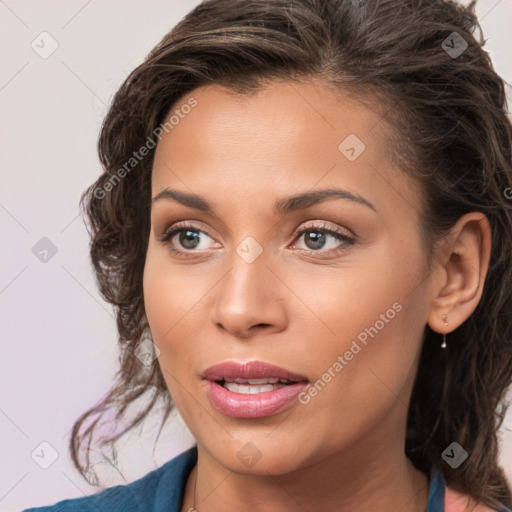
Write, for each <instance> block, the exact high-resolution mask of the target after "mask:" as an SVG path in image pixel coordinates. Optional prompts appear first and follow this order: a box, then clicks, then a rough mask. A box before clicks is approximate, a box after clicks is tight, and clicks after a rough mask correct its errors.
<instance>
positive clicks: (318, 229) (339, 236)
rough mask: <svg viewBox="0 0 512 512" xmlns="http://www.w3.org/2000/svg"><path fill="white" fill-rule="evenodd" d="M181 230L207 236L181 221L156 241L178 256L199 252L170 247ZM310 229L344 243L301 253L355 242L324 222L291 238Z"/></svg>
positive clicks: (302, 230)
mask: <svg viewBox="0 0 512 512" xmlns="http://www.w3.org/2000/svg"><path fill="white" fill-rule="evenodd" d="M182 231H196V232H198V233H203V234H205V235H207V236H209V235H208V233H206V232H205V231H204V230H202V229H199V228H198V227H197V226H194V225H193V224H188V223H185V222H183V223H178V224H175V225H174V226H173V227H172V228H170V229H168V230H166V231H165V232H164V233H163V234H162V235H161V236H159V237H158V241H159V242H162V243H163V244H165V245H166V246H167V248H168V249H169V250H170V251H171V252H172V253H173V254H175V255H176V256H178V257H182V258H186V257H188V256H190V255H194V254H197V253H198V252H200V251H193V250H183V251H181V250H178V249H175V248H174V247H172V245H171V244H170V243H169V242H170V241H171V240H172V238H173V237H174V235H176V234H178V233H180V232H182ZM310 231H311V232H316V233H324V234H328V235H331V236H332V237H334V238H335V239H336V240H338V241H341V242H344V244H343V245H341V246H340V247H336V248H334V249H329V250H327V251H322V250H321V249H319V250H316V251H315V250H312V249H299V250H300V251H302V252H303V253H306V254H308V255H314V254H315V255H317V254H319V253H320V254H325V253H327V254H333V253H340V252H343V251H346V250H347V249H348V247H349V246H351V245H353V244H354V242H355V239H354V238H353V237H351V236H349V235H347V234H345V233H343V232H341V231H337V230H335V229H333V228H330V227H327V226H326V225H325V224H322V225H312V226H308V227H306V228H303V229H301V230H300V231H297V232H295V233H294V238H293V239H294V240H295V239H297V238H300V237H301V236H302V235H304V234H305V233H308V232H310Z"/></svg>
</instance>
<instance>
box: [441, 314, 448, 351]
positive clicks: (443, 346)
mask: <svg viewBox="0 0 512 512" xmlns="http://www.w3.org/2000/svg"><path fill="white" fill-rule="evenodd" d="M446 318H447V317H446V315H443V320H444V325H448V322H447V321H446ZM441 348H443V349H444V348H446V333H445V334H443V342H442V343H441Z"/></svg>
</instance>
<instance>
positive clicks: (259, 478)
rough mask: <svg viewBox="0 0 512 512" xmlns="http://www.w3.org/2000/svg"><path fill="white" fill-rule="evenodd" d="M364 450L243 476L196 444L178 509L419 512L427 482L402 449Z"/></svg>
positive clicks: (203, 511)
mask: <svg viewBox="0 0 512 512" xmlns="http://www.w3.org/2000/svg"><path fill="white" fill-rule="evenodd" d="M366 451H367V454H366V456H365V454H364V453H360V454H359V458H358V457H354V454H353V453H352V454H349V453H347V451H346V450H345V451H343V452H336V453H334V454H332V455H330V456H329V457H327V458H325V459H322V461H321V462H318V463H316V464H313V465H311V466H308V467H306V468H301V469H299V470H296V471H294V472H293V473H287V474H283V475H271V474H268V475H247V474H240V473H234V472H233V471H230V470H228V469H226V468H225V467H223V466H222V465H220V464H219V463H218V462H217V461H215V460H214V459H213V458H212V457H211V456H210V455H209V453H208V452H206V451H205V450H203V449H202V448H201V447H199V446H198V463H197V465H196V466H195V467H194V468H193V470H192V472H191V473H190V476H189V479H188V482H187V487H186V489H185V496H184V501H183V507H182V511H183V512H188V511H189V509H190V508H194V509H195V510H197V512H219V511H222V510H237V511H240V512H246V511H247V512H249V511H251V512H260V511H267V510H272V511H275V512H292V511H294V512H295V511H296V510H322V511H325V512H331V511H332V512H334V511H336V512H340V511H343V512H356V511H357V512H359V511H360V510H379V511H382V512H387V511H389V512H392V511H393V512H394V511H396V510H400V511H401V512H424V511H425V509H426V505H427V499H428V491H429V482H428V478H427V477H426V475H424V474H423V473H421V472H420V471H418V470H417V469H416V468H414V466H413V465H412V463H411V462H410V461H409V460H408V459H407V458H406V457H405V454H403V450H400V451H398V453H399V454H401V457H398V456H395V457H394V458H391V457H390V456H387V455H390V454H385V453H380V454H379V453H378V451H377V452H375V451H373V452H372V450H366ZM396 452H397V450H394V453H396ZM347 461H350V463H347ZM354 461H357V462H355V463H354Z"/></svg>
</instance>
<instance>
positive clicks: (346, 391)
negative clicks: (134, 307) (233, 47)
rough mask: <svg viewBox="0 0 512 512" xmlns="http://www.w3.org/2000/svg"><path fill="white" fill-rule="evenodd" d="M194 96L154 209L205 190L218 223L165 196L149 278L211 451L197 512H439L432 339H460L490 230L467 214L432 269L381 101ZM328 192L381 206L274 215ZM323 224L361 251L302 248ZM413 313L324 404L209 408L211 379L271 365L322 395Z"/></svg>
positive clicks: (217, 91)
mask: <svg viewBox="0 0 512 512" xmlns="http://www.w3.org/2000/svg"><path fill="white" fill-rule="evenodd" d="M190 96H193V97H194V98H195V99H196V100H197V106H196V107H195V108H194V109H192V111H191V112H190V113H189V114H188V115H187V116H186V117H184V119H182V120H180V122H179V124H177V125H176V126H175V127H174V128H173V129H172V130H170V131H169V133H167V134H164V136H163V138H162V139H161V141H160V142H159V144H158V146H157V149H156V154H155V161H154V167H153V174H152V197H155V196H156V195H157V194H158V193H159V192H161V191H162V190H163V189H165V188H167V187H168V188H172V189H177V190H179V191H182V192H186V193H196V194H199V195H201V196H203V197H204V198H205V199H206V200H207V201H208V202H209V203H211V204H212V205H213V206H214V208H215V209H216V211H217V214H218V216H214V215H212V214H209V213H204V212H201V211H198V210H195V209H193V208H191V207H186V206H183V205H181V204H179V203H178V202H176V201H174V200H172V199H161V200H159V201H156V202H155V203H154V204H153V206H152V210H151V233H150V237H149V243H148V250H147V258H146V264H145V269H144V301H145V308H146V313H147V318H148V321H149V324H150V327H151V331H152V334H153V340H154V342H155V344H156V346H157V347H158V348H159V350H160V351H161V353H160V356H159V359H158V361H159V364H160V366H161V369H162V372H163V375H164V377H165V380H166V383H167V386H168V389H169V392H170V394H171V396H172V397H173V400H174V403H175V404H176V407H177V409H178V411H179V413H180V414H181V416H182V417H183V419H184V421H185V422H186V424H187V425H188V427H189V429H190V431H191V432H192V434H193V435H194V437H195V439H196V441H197V446H198V464H197V465H196V466H195V467H194V469H193V470H192V472H191V474H190V476H189V479H188V482H187V486H186V490H185V496H184V500H183V505H182V511H187V510H189V508H190V507H192V506H193V505H194V503H195V508H196V509H197V510H198V511H199V512H211V511H220V510H229V511H231V510H237V511H251V512H255V511H256V512H258V511H263V510H264V511H268V510H271V511H273V512H288V511H296V510H307V511H313V510H324V511H334V510H336V511H341V510H342V511H344V512H352V511H360V510H381V511H396V510H400V511H401V512H413V511H414V512H420V511H421V512H423V511H424V510H425V507H426V504H427V496H428V486H429V482H428V478H427V476H426V475H424V474H423V473H421V472H420V471H418V470H416V469H415V468H414V467H413V465H412V464H411V462H410V461H409V460H408V459H407V458H406V457H405V454H404V450H403V445H404V439H405V426H406V415H407V408H408V403H409V397H410V393H411V390H412V385H413V383H414V377H415V375H416V370H417V365H418V359H419V351H420V347H421V343H422V338H423V332H424V329H425V326H426V325H427V324H428V325H429V326H430V327H431V328H432V329H434V330H435V331H437V332H439V333H449V332H450V331H452V330H454V329H455V328H456V327H458V326H459V325H460V324H461V323H463V322H464V321H465V320H466V319H467V318H468V317H469V315H471V313H472V312H473V311H474V309H475V308H476V306H477V304H478V301H479V300H480V297H481V293H482V286H483V281H484V277H485V274H486V272H487V266H488V260H489V252H490V228H489V224H488V222H487V219H486V218H485V217H484V216H483V215H482V214H481V213H478V212H474V213H470V214H467V215H465V216H464V217H462V218H461V219H460V220H459V221H458V222H457V224H456V225H455V226H454V228H453V229H452V231H451V232H450V235H449V236H448V237H447V239H446V241H445V243H443V244H441V245H440V246H439V248H438V249H437V250H436V253H435V255H434V260H433V267H432V268H429V267H428V266H427V260H426V254H425V251H424V249H423V247H422V244H421V241H420V217H419V208H420V205H421V200H422V195H421V192H422V189H421V186H420V184H419V183H417V182H416V181H414V180H413V179H412V178H411V177H410V176H407V175H405V174H404V173H403V172H401V171H400V170H398V169H397V168H395V167H394V166H393V164H392V163H391V160H390V158H389V155H388V153H387V147H388V146H387V144H386V133H387V131H386V130H387V125H386V123H385V120H383V119H382V116H381V115H380V114H379V113H378V111H379V109H378V108H377V107H378V106H376V108H372V109H370V108H368V107H367V106H363V105H362V104H361V103H358V102H356V101H355V100H354V99H352V98H349V97H347V96H344V95H342V94H341V93H339V92H334V91H333V90H331V89H329V88H327V87H326V86H325V85H324V84H322V83H321V82H318V81H316V80H311V81H309V82H301V83H300V84H299V83H291V82H278V81H272V82H268V83H266V84H265V87H263V88H262V89H260V90H259V91H258V92H257V93H256V94H253V95H236V94H234V93H232V92H230V91H229V90H227V89H225V88H222V87H220V86H217V85H211V86H205V87H201V88H198V89H196V90H194V91H193V93H191V95H190ZM187 98H188V97H186V98H185V99H184V100H182V101H180V103H183V104H185V103H186V101H187ZM174 108H176V106H175V107H174ZM349 134H356V136H357V137H358V138H359V139H360V140H361V141H363V142H364V144H365V146H366V149H365V150H364V151H363V152H362V153H361V154H360V155H359V157H358V158H357V159H356V160H354V161H349V160H348V159H347V158H346V157H345V156H344V155H343V154H342V153H341V152H340V150H339V149H338V146H339V144H340V142H342V141H343V140H344V139H345V138H346V137H347V135H349ZM328 187H335V188H342V189H346V190H348V191H350V192H351V193H353V194H355V195H360V196H362V197H364V198H365V199H366V200H368V201H370V202H371V203H372V204H373V205H374V207H375V209H376V211H374V210H372V209H371V208H369V207H367V206H364V205H361V204H359V203H356V202H354V201H350V200H347V199H334V200H333V199H331V200H327V201H324V202H322V203H319V204H316V205H314V206H312V207H310V208H308V209H302V210H299V211H295V212H293V213H289V214H287V215H285V216H283V215H279V214H277V215H276V214H274V213H273V212H272V204H273V202H274V201H275V200H277V199H280V198H285V197H288V196H291V195H293V194H298V193H301V192H306V191H311V190H318V189H324V188H328ZM179 221H193V223H194V224H195V226H196V227H195V229H197V228H199V229H201V230H203V231H205V232H206V234H199V235H198V236H199V237H200V239H201V243H200V246H198V248H196V249H190V248H187V246H184V245H183V244H180V240H179V236H177V235H175V236H174V237H173V239H172V240H171V241H168V242H167V244H165V243H163V242H160V241H159V240H158V237H159V236H160V235H162V234H163V233H165V231H166V230H167V229H168V228H169V227H171V226H172V225H174V224H176V223H177V222H179ZM314 226H317V227H323V226H327V227H328V228H338V229H339V230H341V231H342V232H343V233H347V234H349V235H352V236H354V237H355V242H354V243H353V244H351V245H347V244H346V243H345V242H343V241H338V240H336V239H335V238H333V237H332V236H331V235H329V234H327V235H326V239H325V245H324V246H323V247H322V246H321V245H320V248H318V246H315V245H314V244H312V243H311V241H308V238H307V233H306V234H302V235H299V236H294V234H295V233H296V232H297V231H299V230H301V229H304V228H306V227H307V228H308V229H311V231H312V232H314V233H318V229H316V228H315V227H314ZM311 231H310V233H311ZM248 236H251V237H253V238H254V239H255V240H256V241H257V242H258V244H259V245H260V246H261V249H262V253H261V254H260V256H259V257H258V258H256V259H255V261H253V262H252V263H247V262H246V261H245V260H244V259H242V258H241V257H240V256H239V255H238V254H237V252H236V249H237V247H238V246H239V245H240V244H241V243H242V241H244V239H246V237H248ZM169 246H172V247H174V248H175V249H176V250H178V251H181V252H182V253H184V257H182V258H180V257H177V256H175V255H174V254H173V253H172V252H171V251H170V250H169ZM315 247H316V248H315ZM339 247H341V248H342V249H343V250H341V251H338V252H333V251H335V249H336V248H339ZM308 249H309V250H311V251H316V252H314V253H313V254H309V255H308V254H306V250H308ZM331 249H333V250H331ZM187 251H188V253H187ZM194 251H195V254H190V253H193V252H194ZM397 302H398V303H399V304H400V305H401V306H402V308H401V310H400V312H398V313H396V315H395V316H394V318H393V319H392V320H390V321H389V322H387V323H385V326H384V327H383V328H381V329H380V330H379V332H378V334H377V335H375V336H374V337H373V338H369V341H368V343H367V345H366V346H363V348H362V350H361V351H360V352H358V353H357V355H355V356H354V357H353V359H352V360H350V361H348V362H347V363H348V364H346V365H345V366H344V367H343V369H342V370H341V371H339V372H337V373H336V376H335V377H334V378H332V379H331V381H330V382H329V383H328V384H327V385H326V386H325V387H324V388H323V389H322V390H321V392H319V393H318V394H317V395H316V396H315V397H313V398H312V399H311V401H310V402H309V403H307V404H301V403H299V402H296V403H294V404H293V405H292V406H291V407H290V408H288V409H287V410H286V411H283V412H281V413H278V414H275V415H272V416H269V417H266V418H259V419H238V418H231V417H229V416H226V415H224V414H222V413H221V412H219V411H218V410H217V409H215V408H214V407H213V406H212V404H211V403H210V401H209V399H208V397H207V395H206V393H205V381H204V380H202V379H201V375H202V373H203V372H204V370H206V368H208V367H210V366H212V365H214V364H217V363H220V362H223V361H228V360H235V361H238V362H242V363H243V362H248V361H252V360H261V361H266V362H270V363H273V364H276V365H278V366H281V367H284V368H286V369H288V370H290V371H293V372H296V373H300V374H303V375H305V376H306V377H307V378H308V379H309V381H310V382H311V383H314V382H316V381H317V380H318V379H320V378H321V377H322V375H323V374H324V373H325V372H326V371H327V370H328V369H329V368H331V367H332V366H333V364H334V363H335V361H336V360H337V358H338V356H339V355H343V354H344V353H345V352H346V351H347V350H349V349H350V346H351V343H352V341H354V340H356V339H357V336H358V334H359V333H361V332H363V331H364V330H365V329H366V328H369V327H370V326H375V324H376V322H377V320H379V318H381V316H380V315H381V314H385V313H386V311H387V310H388V309H390V308H392V305H393V304H394V303H397ZM443 315H446V316H447V322H448V326H446V325H445V321H444V319H443ZM439 343H441V336H439ZM448 343H449V337H448ZM440 350H441V349H440ZM247 443H252V444H253V445H255V446H256V447H257V449H258V450H259V452H260V453H261V458H260V460H259V461H258V462H257V463H256V464H254V465H253V466H251V467H247V466H246V465H245V464H244V463H243V462H242V461H241V460H240V459H239V458H238V457H237V453H238V451H239V450H240V449H241V448H242V447H244V446H245V445H246V444H247ZM196 478H197V489H196V491H195V498H194V486H195V484H196ZM476 510H487V509H485V508H481V509H478V508H477V509H476Z"/></svg>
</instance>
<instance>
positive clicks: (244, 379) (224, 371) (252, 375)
mask: <svg viewBox="0 0 512 512" xmlns="http://www.w3.org/2000/svg"><path fill="white" fill-rule="evenodd" d="M203 377H204V378H205V379H206V380H210V381H216V382H220V381H227V382H236V383H238V384H244V383H246V384H247V383H249V380H253V379H278V380H279V379H283V380H286V381H289V382H291V383H294V382H307V381H308V379H307V377H305V376H304V375H300V374H298V373H293V372H291V371H288V370H285V369H284V368H281V367H279V366H275V365H273V364H270V363H264V362H261V361H250V362H249V363H237V362H235V361H227V362H225V363H221V364H217V365H215V366H211V367H210V368H208V369H207V370H206V371H205V372H204V374H203ZM275 382H277V381H275ZM255 384H256V383H255Z"/></svg>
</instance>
